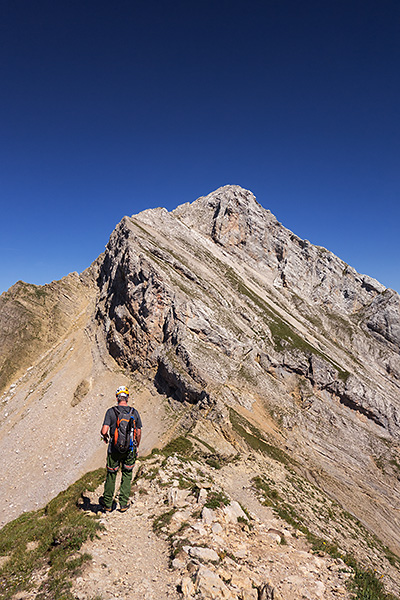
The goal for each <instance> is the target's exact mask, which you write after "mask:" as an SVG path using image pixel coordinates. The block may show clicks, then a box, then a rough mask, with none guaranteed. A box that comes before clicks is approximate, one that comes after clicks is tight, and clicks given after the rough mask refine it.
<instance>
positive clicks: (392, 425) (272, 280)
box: [97, 186, 400, 551]
mask: <svg viewBox="0 0 400 600" xmlns="http://www.w3.org/2000/svg"><path fill="white" fill-rule="evenodd" d="M99 285H100V290H101V292H100V299H99V303H98V312H97V318H98V320H99V322H100V323H104V325H105V333H106V339H107V345H108V348H109V351H110V353H111V355H112V356H113V357H114V358H115V359H116V360H117V361H118V362H119V364H121V365H123V366H124V367H125V368H128V369H130V370H135V369H140V370H141V371H142V372H144V371H146V369H147V370H149V371H150V372H151V371H153V372H155V381H156V382H157V384H158V387H159V389H160V390H161V391H163V392H165V393H166V394H167V395H170V396H173V397H175V398H176V399H177V400H179V401H186V402H191V403H195V404H198V405H200V406H203V407H210V406H214V407H217V408H218V411H219V413H220V414H221V415H222V416H221V420H222V421H223V422H224V423H225V425H226V426H229V419H227V417H226V406H227V405H228V406H229V405H231V406H237V405H239V406H241V407H243V408H244V409H246V410H247V411H250V413H251V419H252V420H253V422H254V423H255V424H256V425H257V426H259V427H260V429H262V430H265V429H266V428H268V427H269V428H270V429H271V430H275V432H276V437H277V439H280V442H281V443H283V444H284V445H285V446H286V447H287V448H290V450H291V451H292V452H293V455H294V456H295V457H296V458H297V459H298V460H299V462H300V463H301V464H302V465H303V467H304V470H305V472H307V474H308V476H309V477H310V478H312V479H315V481H317V482H319V484H320V485H323V486H324V487H325V488H326V489H327V490H328V491H329V492H330V493H331V494H332V495H333V496H334V497H335V498H337V499H338V500H340V502H341V503H343V505H344V506H345V507H346V508H347V509H348V510H350V511H353V512H355V514H357V515H359V516H360V517H362V519H363V520H364V522H365V523H366V524H368V525H369V526H370V527H372V528H373V529H374V530H375V531H376V532H378V531H379V534H380V535H382V534H383V536H384V539H385V540H386V541H387V542H388V543H390V544H391V545H392V547H393V548H394V549H395V550H396V551H399V549H400V545H399V541H400V537H399V535H400V530H399V521H398V515H397V507H398V493H399V483H398V480H397V475H398V473H399V465H400V460H399V457H398V441H399V424H400V420H399V314H400V313H399V310H398V307H399V297H398V295H397V294H396V293H395V292H393V291H391V290H386V289H385V288H384V287H383V286H381V285H380V284H379V283H378V282H376V281H374V280H372V279H371V278H369V277H367V276H362V275H359V274H358V273H356V272H355V271H354V269H351V268H350V267H349V266H348V265H346V264H345V263H343V261H341V260H340V259H339V258H337V257H335V256H334V255H333V254H331V253H329V252H328V251H326V250H324V249H322V248H317V247H314V246H312V245H311V244H309V243H308V242H303V241H302V240H299V239H298V238H297V237H296V236H294V235H293V234H292V233H291V232H289V231H288V230H286V229H285V228H284V227H283V226H282V225H280V224H279V223H278V222H277V221H276V220H275V218H274V217H273V216H272V215H271V214H270V213H269V212H268V211H265V210H264V209H263V208H262V207H261V206H260V205H259V204H258V203H257V202H256V200H255V199H254V197H253V195H252V194H251V193H250V192H247V191H244V190H242V189H241V188H238V187H232V186H229V187H227V188H222V189H220V190H217V192H215V193H213V194H210V195H209V196H207V197H206V198H200V199H199V200H197V201H195V202H194V203H193V204H192V205H183V206H181V207H178V208H177V209H176V210H175V211H173V212H172V213H168V212H167V211H165V210H164V209H156V210H150V211H145V212H144V213H141V214H140V215H137V216H136V217H132V218H131V219H129V218H125V219H123V221H122V222H121V223H120V224H119V226H118V227H117V228H116V230H115V232H114V233H113V235H112V236H111V238H110V242H109V245H108V247H107V250H106V254H105V260H104V263H103V266H102V268H101V271H100V277H99Z"/></svg>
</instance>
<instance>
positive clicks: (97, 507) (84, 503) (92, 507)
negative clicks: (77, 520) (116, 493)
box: [77, 494, 117, 515]
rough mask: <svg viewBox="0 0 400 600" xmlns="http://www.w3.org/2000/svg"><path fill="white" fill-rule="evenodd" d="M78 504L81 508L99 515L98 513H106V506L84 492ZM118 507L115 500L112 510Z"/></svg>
mask: <svg viewBox="0 0 400 600" xmlns="http://www.w3.org/2000/svg"><path fill="white" fill-rule="evenodd" d="M77 506H78V508H80V509H81V510H84V511H87V512H92V513H94V514H95V515H97V514H98V513H104V507H103V506H102V505H101V504H99V503H98V502H92V501H91V499H90V498H89V497H88V496H84V495H83V494H82V496H81V498H80V501H79V502H78V505H77ZM116 507H117V503H116V502H115V500H114V502H113V507H112V510H115V509H116Z"/></svg>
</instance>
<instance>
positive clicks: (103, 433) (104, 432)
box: [100, 425, 110, 443]
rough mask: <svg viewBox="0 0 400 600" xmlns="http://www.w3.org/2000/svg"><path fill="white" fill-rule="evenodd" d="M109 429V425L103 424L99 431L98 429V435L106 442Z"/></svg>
mask: <svg viewBox="0 0 400 600" xmlns="http://www.w3.org/2000/svg"><path fill="white" fill-rule="evenodd" d="M109 429H110V426H109V425H103V427H102V428H101V431H100V435H101V437H102V438H103V440H104V441H105V442H106V443H107V442H108V430H109Z"/></svg>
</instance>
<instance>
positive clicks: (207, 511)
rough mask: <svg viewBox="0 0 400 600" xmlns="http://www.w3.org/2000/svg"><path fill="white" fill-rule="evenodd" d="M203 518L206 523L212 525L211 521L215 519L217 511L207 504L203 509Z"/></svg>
mask: <svg viewBox="0 0 400 600" xmlns="http://www.w3.org/2000/svg"><path fill="white" fill-rule="evenodd" d="M201 518H202V519H203V521H204V523H205V525H211V523H212V522H213V521H215V513H214V511H213V510H212V509H211V508H207V507H206V506H205V507H204V508H203V510H202V511H201Z"/></svg>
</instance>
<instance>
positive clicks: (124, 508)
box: [119, 502, 131, 512]
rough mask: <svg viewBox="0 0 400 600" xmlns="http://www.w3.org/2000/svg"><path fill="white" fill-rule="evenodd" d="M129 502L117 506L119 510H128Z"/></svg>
mask: <svg viewBox="0 0 400 600" xmlns="http://www.w3.org/2000/svg"><path fill="white" fill-rule="evenodd" d="M130 505H131V503H130V502H128V504H124V506H120V507H119V512H126V511H127V510H128V508H129V507H130Z"/></svg>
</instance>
